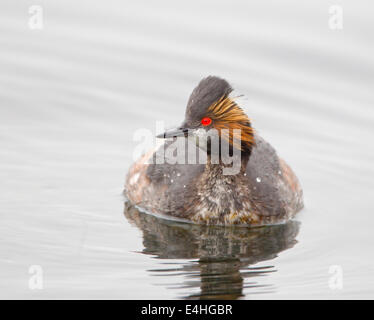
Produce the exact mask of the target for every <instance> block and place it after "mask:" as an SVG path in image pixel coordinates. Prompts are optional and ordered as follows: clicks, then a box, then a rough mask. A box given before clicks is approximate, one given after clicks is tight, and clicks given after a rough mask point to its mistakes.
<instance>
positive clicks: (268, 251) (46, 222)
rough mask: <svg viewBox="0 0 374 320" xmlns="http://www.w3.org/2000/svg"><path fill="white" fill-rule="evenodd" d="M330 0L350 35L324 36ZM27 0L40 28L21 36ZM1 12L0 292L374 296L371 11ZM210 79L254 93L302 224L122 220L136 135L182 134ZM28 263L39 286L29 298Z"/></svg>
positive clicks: (129, 214)
mask: <svg viewBox="0 0 374 320" xmlns="http://www.w3.org/2000/svg"><path fill="white" fill-rule="evenodd" d="M333 4H338V5H341V6H342V8H343V10H344V25H343V29H342V30H331V29H330V28H329V25H328V19H329V6H330V5H333ZM31 5H41V6H42V7H43V9H44V11H43V13H44V28H43V29H42V30H32V29H30V28H29V27H28V19H29V17H30V14H29V13H28V10H29V7H30V6H31ZM0 8H1V16H0V71H1V72H0V145H1V148H0V297H1V298H3V299H7V298H21V299H46V298H48V299H56V298H63V299H66V298H73V299H75V298H114V299H175V298H200V297H203V298H214V297H219V298H232V299H234V298H243V299H264V298H267V299H280V298H282V299H283V298H286V299H289V298H296V299H302V298H312V299H316V298H318V299H345V298H354V299H356V298H363V299H367V298H373V293H374V265H373V262H374V259H373V258H374V257H373V243H374V233H373V223H374V212H373V211H374V210H373V209H374V205H373V191H374V179H373V178H374V170H373V160H374V151H373V139H374V134H373V124H374V109H373V104H374V92H373V84H374V48H373V29H374V22H373V19H372V13H373V5H372V3H371V2H370V1H360V2H357V1H356V2H353V1H340V0H338V1H334V2H329V1H322V0H319V1H296V0H295V1H290V0H286V1H268V0H266V1H251V2H244V1H237V2H228V1H224V2H221V1H204V2H200V1H188V2H187V1H178V2H175V1H170V0H167V1H165V0H161V1H157V2H151V1H136V2H134V1H133V2H129V1H114V0H108V1H97V0H94V1H93V0H90V1H72V0H65V1H40V0H35V1H24V0H18V1H10V0H5V1H2V2H1V4H0ZM211 74H212V75H218V76H221V77H224V78H226V79H227V80H228V81H230V82H231V84H232V85H233V86H234V87H235V88H236V89H237V92H239V93H242V94H244V95H245V96H246V106H245V110H246V111H247V113H248V115H249V116H250V117H251V119H252V121H253V125H254V127H255V128H256V129H257V131H258V132H259V133H260V134H261V135H262V136H263V137H264V138H265V139H267V140H268V141H270V142H271V144H272V145H273V146H274V147H275V148H276V149H277V151H278V153H279V154H280V155H281V156H282V157H283V158H284V159H285V160H286V161H287V162H288V163H289V164H290V165H291V167H292V168H293V169H294V171H295V172H296V173H297V175H298V177H299V179H300V181H301V183H302V186H303V189H304V193H305V209H304V210H303V211H302V212H301V213H300V214H299V216H298V218H297V222H292V223H291V224H286V225H283V226H277V227H271V228H270V227H269V228H262V229H261V228H260V229H253V230H250V229H246V228H244V229H240V230H236V229H235V230H234V229H230V228H228V229H219V228H218V229H215V228H202V227H198V226H190V225H185V224H178V223H173V222H168V221H163V220H160V219H157V218H155V217H152V216H149V215H145V214H142V213H140V212H138V211H136V210H134V209H133V208H132V209H131V208H130V209H129V210H125V205H124V200H123V197H122V196H121V192H122V188H123V185H124V179H125V175H126V172H127V169H128V167H129V166H130V164H131V163H132V162H133V151H134V148H135V147H136V146H137V144H138V143H139V142H136V141H134V139H133V133H134V132H135V131H136V130H137V129H139V128H145V129H149V130H152V131H154V133H155V134H156V132H155V123H156V121H161V120H164V121H166V123H167V125H168V126H172V125H178V124H179V123H180V122H181V121H182V119H183V115H184V108H185V106H186V102H187V99H188V96H189V94H190V92H191V90H192V89H193V87H194V86H195V85H196V84H197V82H198V81H199V80H200V79H201V78H202V77H205V76H207V75H211ZM124 213H125V214H124ZM32 265H39V266H41V267H42V269H43V285H44V287H43V289H42V290H31V289H30V288H29V280H30V277H32V274H30V273H29V268H30V266H32ZM331 266H338V268H341V270H342V271H343V274H342V276H343V278H342V279H343V288H341V289H335V290H334V289H333V287H331V286H330V285H329V281H331V277H333V276H334V274H331V273H329V271H331V270H334V269H331V270H330V268H331ZM332 268H334V267H332Z"/></svg>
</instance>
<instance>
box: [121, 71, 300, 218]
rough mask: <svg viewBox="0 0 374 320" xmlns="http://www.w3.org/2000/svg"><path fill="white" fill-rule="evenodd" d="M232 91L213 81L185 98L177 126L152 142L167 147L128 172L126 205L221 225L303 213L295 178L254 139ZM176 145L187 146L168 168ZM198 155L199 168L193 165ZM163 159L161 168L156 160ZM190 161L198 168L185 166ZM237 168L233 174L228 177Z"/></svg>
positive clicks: (261, 141)
mask: <svg viewBox="0 0 374 320" xmlns="http://www.w3.org/2000/svg"><path fill="white" fill-rule="evenodd" d="M232 90H233V89H232V88H231V86H230V85H229V84H228V82H227V81H226V80H224V79H221V78H218V77H213V76H210V77H207V78H205V79H203V80H201V81H200V83H199V84H198V86H197V87H196V88H195V89H194V90H193V92H192V94H191V96H190V98H189V101H188V104H187V110H186V115H185V120H184V122H183V123H182V125H181V126H180V127H179V128H178V129H174V130H170V131H167V132H165V133H164V134H162V135H160V136H158V137H159V138H172V140H169V139H168V140H166V142H165V144H164V145H163V146H161V147H160V148H159V149H157V150H152V151H150V152H148V153H147V154H145V155H143V156H142V157H141V158H140V159H139V160H138V161H136V162H135V163H134V164H133V165H132V167H131V168H130V170H129V173H128V175H127V179H126V187H125V195H126V196H127V198H128V199H129V200H130V201H131V203H133V204H135V205H136V206H137V207H139V208H140V209H144V210H146V211H148V212H151V213H156V214H165V215H169V216H173V217H178V218H183V219H188V220H190V221H193V222H196V223H204V224H225V225H231V224H246V225H262V224H273V223H279V222H283V221H286V220H288V219H290V218H292V217H293V216H294V215H295V214H296V213H297V212H298V211H299V210H300V209H301V208H302V207H303V196H302V189H301V187H300V185H299V182H298V179H297V178H296V176H295V174H294V173H293V172H292V170H291V168H290V167H289V166H288V165H287V164H286V163H285V162H284V161H283V160H282V159H281V158H279V157H278V155H277V153H276V152H275V150H274V149H273V148H272V147H271V146H270V144H269V143H267V142H266V141H265V140H264V139H262V138H261V137H260V136H258V135H257V134H256V133H254V130H253V129H252V126H251V122H250V120H249V118H248V117H247V115H246V114H245V113H244V111H243V110H242V109H241V108H240V107H239V106H238V104H237V103H236V102H235V100H234V98H232V97H231V96H230V93H231V92H232ZM211 132H216V136H214V134H210V133H211ZM215 137H216V139H215ZM177 140H182V142H185V143H184V148H183V150H184V151H186V152H185V154H184V156H183V161H173V160H175V159H174V158H173V159H169V160H170V161H168V156H167V152H165V150H167V149H168V148H170V147H173V145H175V144H176V143H177V142H178V141H177ZM191 141H193V144H192V143H190V142H191ZM215 141H219V143H218V144H216V143H215ZM216 146H218V148H217V147H216ZM225 146H228V147H227V151H228V152H224V150H226V148H225ZM202 150H204V152H205V154H206V158H205V159H206V161H205V163H203V164H201V161H200V162H199V159H201V158H200V154H201V153H202ZM174 154H175V152H174V153H173V155H174ZM160 155H161V156H160ZM162 157H164V160H165V159H166V160H165V161H164V163H162V162H163V161H159V159H161V158H162ZM169 157H170V155H169ZM203 158H204V157H202V159H203ZM178 159H179V160H180V158H178ZM191 159H192V160H197V164H191ZM228 160H231V163H229V161H228ZM235 161H236V162H238V163H239V165H238V166H237V170H231V171H230V170H229V169H233V168H234V167H235ZM160 162H161V163H160ZM175 162H176V163H175ZM195 163H196V161H195Z"/></svg>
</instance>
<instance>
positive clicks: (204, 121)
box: [201, 117, 212, 127]
mask: <svg viewBox="0 0 374 320" xmlns="http://www.w3.org/2000/svg"><path fill="white" fill-rule="evenodd" d="M211 123H212V119H210V118H208V117H205V118H202V119H201V124H202V125H203V126H205V127H206V126H209V125H210V124H211Z"/></svg>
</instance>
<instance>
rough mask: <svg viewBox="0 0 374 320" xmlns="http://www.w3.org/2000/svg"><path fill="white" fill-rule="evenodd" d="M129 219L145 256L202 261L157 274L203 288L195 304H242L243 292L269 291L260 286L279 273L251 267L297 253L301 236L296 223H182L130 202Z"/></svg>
mask: <svg viewBox="0 0 374 320" xmlns="http://www.w3.org/2000/svg"><path fill="white" fill-rule="evenodd" d="M125 216H126V217H127V219H128V220H129V221H130V222H131V223H132V224H134V225H136V226H137V227H138V228H139V229H140V230H142V232H143V245H144V249H143V253H145V254H150V255H155V256H156V257H157V258H159V259H198V261H197V262H195V261H192V262H188V263H186V264H184V265H182V266H181V265H180V264H176V265H174V266H175V267H176V268H169V269H159V270H151V271H152V272H154V273H156V274H161V273H162V275H163V276H167V275H170V276H171V275H173V274H178V275H181V274H182V275H184V276H185V278H186V280H185V281H184V283H183V284H178V286H179V287H183V288H191V289H193V288H200V292H199V293H198V294H195V295H190V296H188V297H185V298H189V299H236V298H238V297H241V296H243V295H244V294H243V289H248V288H253V289H256V288H260V287H265V286H264V285H261V284H259V283H258V282H257V280H258V278H259V277H260V276H264V275H266V274H268V273H271V272H274V271H276V270H275V269H274V267H273V266H265V267H252V268H251V267H250V266H251V265H253V264H255V263H257V262H260V261H264V260H271V259H273V258H275V257H276V256H277V254H278V253H279V252H281V251H283V250H285V249H288V248H291V247H293V246H294V245H295V244H296V242H297V241H296V240H295V237H296V235H297V233H298V230H299V222H296V221H289V222H288V223H286V224H281V225H274V226H263V227H256V228H246V227H220V226H201V225H195V224H190V223H183V222H176V221H171V220H166V219H161V218H157V217H155V216H152V215H149V214H146V213H143V212H140V211H139V210H137V209H136V208H135V207H133V206H132V205H131V204H129V203H128V202H127V203H126V204H125ZM255 277H256V278H255ZM249 278H253V281H250V280H251V279H249ZM254 280H256V281H254ZM266 289H267V292H269V291H272V290H273V289H272V287H271V286H270V287H266Z"/></svg>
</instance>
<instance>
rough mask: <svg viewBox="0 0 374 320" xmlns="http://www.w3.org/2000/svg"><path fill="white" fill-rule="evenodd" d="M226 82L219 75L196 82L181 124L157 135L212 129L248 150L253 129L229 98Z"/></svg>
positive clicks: (197, 134)
mask: <svg viewBox="0 0 374 320" xmlns="http://www.w3.org/2000/svg"><path fill="white" fill-rule="evenodd" d="M232 91H233V89H232V87H231V86H230V84H229V83H228V82H227V81H226V80H224V79H221V78H219V77H214V76H209V77H207V78H204V79H203V80H201V81H200V83H199V84H198V86H197V87H196V88H195V89H194V90H193V91H192V93H191V96H190V98H189V100H188V103H187V109H186V115H185V119H184V121H183V123H182V125H181V126H180V127H179V128H177V129H173V130H170V131H167V132H165V133H164V134H162V135H159V136H158V137H159V138H172V137H178V136H183V135H185V136H187V134H188V135H189V136H191V135H192V136H193V137H198V138H200V139H202V138H204V137H206V135H207V133H208V132H211V131H212V130H211V129H215V130H216V132H217V133H218V135H219V136H220V138H223V139H224V140H226V141H227V142H228V143H229V144H230V146H232V147H236V148H238V149H240V150H242V151H243V152H250V150H251V148H252V145H253V144H254V138H253V129H252V127H251V122H250V120H249V118H248V116H247V115H246V114H245V112H244V111H243V110H242V109H241V108H240V107H239V106H238V105H237V103H236V102H235V101H234V99H233V98H231V97H229V95H230V93H231V92H232Z"/></svg>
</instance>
